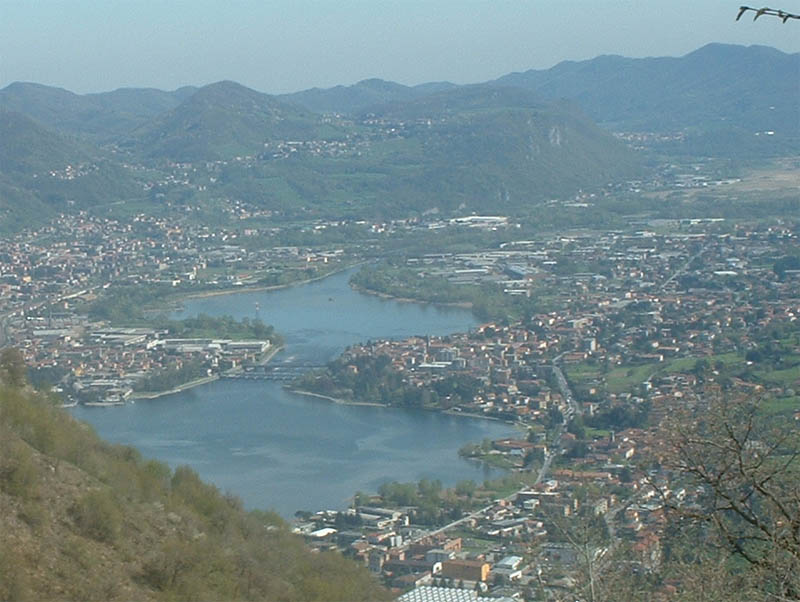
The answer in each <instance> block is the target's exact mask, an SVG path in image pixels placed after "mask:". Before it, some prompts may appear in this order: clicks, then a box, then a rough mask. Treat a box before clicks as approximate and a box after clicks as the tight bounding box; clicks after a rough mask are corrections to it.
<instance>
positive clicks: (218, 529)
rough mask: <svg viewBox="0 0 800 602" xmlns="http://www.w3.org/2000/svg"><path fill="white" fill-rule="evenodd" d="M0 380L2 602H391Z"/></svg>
mask: <svg viewBox="0 0 800 602" xmlns="http://www.w3.org/2000/svg"><path fill="white" fill-rule="evenodd" d="M1 359H2V358H0V360H1ZM0 372H5V376H6V378H5V379H4V381H5V382H4V383H3V384H0V600H15V601H18V600H101V599H102V600H236V599H242V600H292V601H294V600H381V599H386V597H387V595H386V592H385V591H384V590H382V589H381V588H380V587H379V586H378V585H377V583H376V582H375V581H374V580H373V579H372V577H371V576H370V575H369V574H368V573H367V571H366V570H364V569H362V568H359V567H357V566H356V565H355V564H354V563H352V562H350V561H348V560H346V559H344V558H343V557H341V556H340V555H338V554H333V553H321V554H312V553H311V552H310V551H309V550H308V549H307V548H306V547H305V546H304V544H303V543H302V541H301V540H300V539H299V538H297V537H296V536H294V535H293V534H292V533H291V532H290V531H289V530H288V528H287V525H286V524H285V523H284V522H283V521H282V520H281V519H280V517H278V516H277V515H275V514H273V513H271V512H260V511H255V512H245V511H244V510H243V509H242V506H241V502H239V500H238V499H236V498H234V497H231V496H225V495H222V494H221V493H220V492H219V491H218V490H217V489H216V488H215V487H213V486H211V485H208V484H206V483H203V482H202V481H201V480H200V479H199V478H198V476H197V475H196V474H195V473H194V472H193V471H192V470H191V469H189V468H185V467H182V468H178V469H177V470H175V471H171V470H170V469H169V468H168V467H167V466H166V465H164V464H162V463H160V462H155V461H148V460H144V459H142V458H141V457H140V455H139V454H138V452H137V451H136V450H134V449H132V448H130V447H124V446H119V445H111V444H109V443H106V442H104V441H102V440H100V439H99V438H98V437H97V436H96V435H95V434H94V433H93V432H92V431H91V429H90V428H89V427H88V426H87V425H85V424H83V423H80V422H78V421H76V420H74V419H73V418H71V417H70V416H69V415H68V414H66V413H65V412H62V411H59V410H57V409H55V408H53V407H52V404H51V403H49V402H48V400H47V399H46V398H45V397H44V396H43V395H41V394H39V393H35V392H32V391H30V390H29V389H27V388H26V387H21V386H19V385H20V383H19V382H12V383H11V384H9V381H10V380H11V381H14V380H15V379H13V378H12V379H9V378H8V371H4V370H2V368H0ZM278 485H279V484H276V486H278Z"/></svg>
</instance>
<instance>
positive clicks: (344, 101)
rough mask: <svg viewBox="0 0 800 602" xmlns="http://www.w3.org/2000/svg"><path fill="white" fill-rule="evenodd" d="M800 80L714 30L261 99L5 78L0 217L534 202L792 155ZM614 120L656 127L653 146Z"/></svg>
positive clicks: (765, 54) (3, 222) (379, 210)
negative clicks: (415, 81) (642, 146)
mask: <svg viewBox="0 0 800 602" xmlns="http://www.w3.org/2000/svg"><path fill="white" fill-rule="evenodd" d="M798 81H800V54H791V55H790V54H785V53H782V52H780V51H778V50H775V49H772V48H766V47H759V46H751V47H743V46H730V45H723V44H710V45H708V46H705V47H703V48H700V49H698V50H696V51H695V52H692V53H690V54H688V55H686V56H684V57H680V58H671V57H662V58H648V59H631V58H624V57H616V56H602V57H597V58H595V59H592V60H589V61H580V62H564V63H561V64H559V65H556V66H555V67H553V68H551V69H547V70H530V71H526V72H523V73H512V74H508V75H506V76H503V77H501V78H499V79H497V80H494V81H491V82H485V83H483V84H478V85H470V86H457V85H455V84H450V83H447V82H433V83H429V84H421V85H417V86H404V85H402V84H397V83H393V82H387V81H383V80H379V79H370V80H364V81H362V82H359V83H357V84H355V85H352V86H337V87H335V88H331V89H328V90H322V89H313V90H308V91H304V92H298V93H295V94H289V95H281V96H273V95H269V94H264V93H262V92H258V91H255V90H251V89H249V88H247V87H245V86H242V85H241V84H238V83H235V82H230V81H222V82H217V83H214V84H210V85H207V86H203V87H200V88H194V87H184V88H180V89H178V90H174V91H171V92H168V91H161V90H152V89H123V90H116V91H113V92H107V93H102V94H87V95H78V94H73V93H72V92H69V91H67V90H62V89H59V88H53V87H48V86H43V85H39V84H32V83H14V84H11V85H9V86H7V87H6V88H4V89H2V90H0V130H1V131H0V134H2V140H3V144H2V148H3V151H2V155H3V156H2V157H0V231H13V230H18V229H19V228H20V227H21V226H24V225H30V224H31V223H35V222H36V221H37V220H38V221H41V220H44V219H47V218H48V217H52V216H53V215H54V214H57V213H58V212H60V211H71V210H73V209H71V208H75V209H88V208H93V207H97V206H109V207H117V209H118V210H119V209H120V207H122V210H121V212H122V213H123V214H125V213H126V210H127V213H128V214H130V213H134V212H150V211H163V210H164V208H165V207H169V206H171V205H180V206H182V207H186V206H187V205H190V206H193V207H198V206H202V207H203V208H204V210H208V211H209V212H210V213H214V212H215V211H216V212H217V213H218V214H222V213H223V211H224V205H225V203H227V202H234V203H236V202H240V203H242V202H243V203H246V204H248V205H253V206H255V208H256V209H263V210H267V211H270V212H272V213H273V214H277V215H281V216H288V217H289V218H291V219H294V218H305V219H308V218H312V219H313V218H333V219H342V218H357V219H364V218H376V219H384V218H398V217H402V218H405V217H411V216H415V215H420V214H422V213H426V212H433V213H436V212H442V213H443V214H448V213H449V214H451V215H452V214H454V213H455V212H461V213H463V212H467V213H468V212H472V211H475V212H478V213H481V212H485V210H486V209H487V207H490V208H491V211H492V212H497V213H505V214H515V213H520V212H525V213H530V211H532V210H536V209H532V208H539V207H541V203H543V202H546V201H548V200H551V199H561V200H568V199H571V198H573V197H574V195H575V194H576V193H578V191H583V192H586V193H590V192H597V191H599V190H601V189H602V188H603V187H605V186H606V185H607V184H609V183H620V182H624V181H627V180H631V179H646V178H647V175H648V174H647V172H646V171H645V170H644V169H642V165H646V164H652V163H653V161H651V159H653V158H654V157H655V158H656V159H660V158H663V157H664V156H665V155H666V156H675V155H690V156H693V157H726V158H731V157H734V158H741V159H748V160H752V159H753V158H763V157H769V156H773V157H774V156H786V155H793V154H796V149H797V148H798V144H800V105H798V103H797V82H798ZM597 123H599V124H600V126H599V127H598V125H597ZM612 131H615V132H623V133H635V134H637V135H638V134H643V135H644V136H645V137H646V138H647V139H650V140H656V141H657V142H656V143H654V144H656V146H654V147H652V148H650V150H651V151H654V152H652V153H651V155H649V156H643V155H642V153H641V152H634V151H633V150H632V149H631V148H628V147H627V146H624V145H623V144H621V143H620V142H618V141H617V140H616V139H615V138H614V136H612V134H611V132H612ZM662 134H663V135H662ZM651 135H652V136H651ZM128 207H131V208H130V209H128ZM186 213H187V212H186V211H184V212H183V214H186Z"/></svg>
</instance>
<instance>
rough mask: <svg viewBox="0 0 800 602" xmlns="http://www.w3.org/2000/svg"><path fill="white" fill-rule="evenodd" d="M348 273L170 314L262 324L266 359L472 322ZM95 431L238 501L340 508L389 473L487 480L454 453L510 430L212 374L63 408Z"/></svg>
mask: <svg viewBox="0 0 800 602" xmlns="http://www.w3.org/2000/svg"><path fill="white" fill-rule="evenodd" d="M351 273H352V272H345V273H342V274H337V275H334V276H331V277H330V278H327V279H325V280H322V281H318V282H315V283H311V284H307V285H302V286H297V287H292V288H288V289H282V290H278V291H268V292H249V293H238V294H235V295H225V296H219V297H209V298H204V299H193V300H190V301H187V303H186V306H185V307H184V308H183V309H182V310H181V311H180V312H177V313H176V314H175V315H176V316H177V317H185V316H192V315H196V314H198V313H207V314H210V315H223V314H229V315H233V316H235V317H237V318H242V317H245V316H247V317H251V318H252V317H254V316H255V315H256V312H258V316H259V317H260V318H261V319H263V320H264V321H265V322H267V323H270V324H273V325H274V326H275V328H276V330H277V331H278V332H280V333H281V334H282V335H283V336H284V338H285V340H286V349H285V351H283V352H281V353H280V354H279V355H278V356H276V358H275V359H274V360H273V361H276V362H281V361H297V360H300V361H305V362H310V363H324V362H326V361H328V360H330V359H332V358H334V357H336V356H337V355H338V354H339V353H341V351H342V350H343V349H344V348H345V347H347V346H348V345H351V344H353V343H357V342H360V341H366V340H369V339H379V338H401V337H406V336H410V335H413V334H447V333H451V332H459V331H465V330H468V329H469V328H471V327H473V326H474V325H475V322H474V319H473V317H472V315H471V314H470V312H468V311H465V310H463V309H457V308H442V307H436V306H430V305H421V304H416V303H402V302H397V301H391V300H386V299H381V298H378V297H374V296H371V295H363V294H360V293H356V292H355V291H353V290H351V289H350V287H349V286H348V284H347V281H348V278H349V276H350V274H351ZM74 413H75V415H76V416H77V417H79V418H81V419H83V420H86V421H87V422H90V423H91V424H93V425H94V427H95V428H96V429H97V431H98V432H99V434H100V435H101V436H103V437H104V438H106V439H108V440H111V441H115V442H120V443H126V444H130V445H134V446H136V447H137V448H138V449H140V450H141V451H142V453H143V454H144V455H145V456H147V457H155V458H158V459H161V460H164V461H166V462H168V463H169V464H170V465H171V466H173V467H174V466H177V465H180V464H188V465H190V466H192V467H193V468H194V469H196V470H197V471H198V472H199V473H200V475H201V476H202V477H203V478H205V479H207V480H209V481H211V482H213V483H215V484H216V485H217V486H219V487H220V488H221V489H223V490H227V491H231V492H233V493H235V494H236V495H238V496H240V497H241V498H242V499H243V501H244V503H245V505H246V506H247V507H250V508H274V509H276V510H277V511H279V512H280V513H281V514H283V515H284V516H287V517H289V516H291V515H292V514H293V513H294V512H295V510H298V509H309V510H318V509H321V508H343V507H345V506H346V505H347V504H348V501H349V498H350V497H351V496H352V495H353V494H354V493H355V492H356V491H357V490H362V491H368V492H370V491H375V490H376V489H377V488H378V486H379V485H380V484H381V483H383V482H385V481H389V480H398V481H412V480H413V481H416V480H419V479H421V478H429V479H440V480H441V481H442V482H444V483H445V484H449V485H452V484H454V483H455V482H456V481H458V480H460V479H474V480H476V481H481V480H483V479H484V478H487V477H490V476H495V475H496V474H497V473H491V472H487V471H486V469H484V468H483V467H480V466H477V465H475V464H473V463H471V462H468V461H466V460H462V459H460V458H459V457H458V454H457V450H458V448H459V447H461V446H462V445H463V444H464V443H466V442H468V441H476V440H480V439H483V438H484V437H490V438H497V437H501V436H504V435H507V434H509V433H511V427H510V426H509V425H506V424H503V423H498V422H491V421H486V420H478V419H470V418H464V417H458V416H447V415H443V414H438V413H434V412H422V411H411V410H398V409H390V408H379V407H364V406H342V405H336V404H333V403H330V402H327V401H324V400H318V399H314V398H309V397H306V396H301V395H295V394H292V393H289V392H287V391H285V390H284V389H283V388H282V387H281V386H280V384H278V383H274V382H266V381H231V380H227V381H225V380H223V381H217V382H214V383H211V384H208V385H204V386H201V387H196V388H194V389H191V390H189V391H184V392H181V393H176V394H174V395H170V396H166V397H162V398H160V399H155V400H151V401H138V402H137V403H136V404H131V405H127V406H124V407H115V408H83V407H79V408H75V410H74Z"/></svg>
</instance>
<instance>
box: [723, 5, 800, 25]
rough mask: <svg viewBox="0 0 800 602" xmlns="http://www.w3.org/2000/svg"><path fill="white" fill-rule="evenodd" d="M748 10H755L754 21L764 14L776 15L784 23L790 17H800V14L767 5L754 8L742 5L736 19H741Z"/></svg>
mask: <svg viewBox="0 0 800 602" xmlns="http://www.w3.org/2000/svg"><path fill="white" fill-rule="evenodd" d="M748 11H753V12H754V13H755V16H754V17H753V21H755V20H756V19H758V18H759V17H760V16H762V15H773V16H775V17H778V18H779V19H780V20H781V21H783V22H784V23H786V21H788V20H789V19H800V15H795V14H792V13H787V12H784V11H782V10H776V9H774V8H768V7H766V6H764V7H762V8H753V7H752V6H740V7H739V13H738V14H737V15H736V20H737V21H738V20H739V19H741V18H742V15H743V14H745V13H746V12H748Z"/></svg>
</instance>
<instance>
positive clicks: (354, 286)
mask: <svg viewBox="0 0 800 602" xmlns="http://www.w3.org/2000/svg"><path fill="white" fill-rule="evenodd" d="M350 287H351V288H352V289H353V290H354V291H357V292H359V293H363V294H365V295H374V296H375V297H380V298H382V299H390V300H392V301H398V302H400V303H420V304H426V305H428V304H429V305H438V306H440V307H460V308H461V309H472V302H470V301H428V300H427V299H414V298H412V297H397V296H395V295H390V294H389V293H382V292H380V291H376V290H373V289H371V288H366V287H363V286H359V285H357V284H353V283H352V282H351V283H350Z"/></svg>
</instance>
